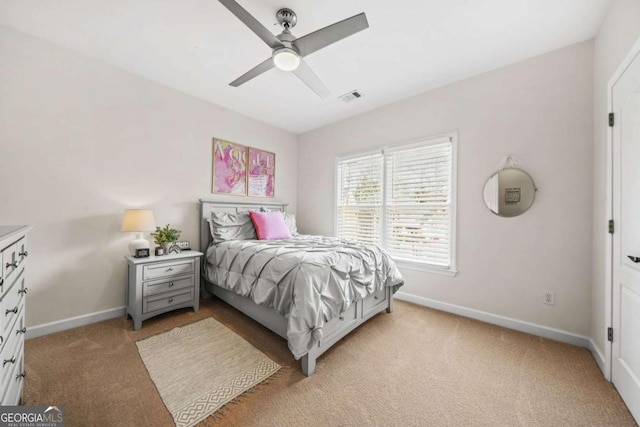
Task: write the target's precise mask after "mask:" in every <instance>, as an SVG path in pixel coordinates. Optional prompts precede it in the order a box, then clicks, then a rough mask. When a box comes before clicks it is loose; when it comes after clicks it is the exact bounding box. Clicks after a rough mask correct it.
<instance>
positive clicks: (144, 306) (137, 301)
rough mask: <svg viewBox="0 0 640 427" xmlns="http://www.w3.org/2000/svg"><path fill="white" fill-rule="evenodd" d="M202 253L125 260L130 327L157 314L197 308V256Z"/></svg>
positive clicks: (183, 253) (198, 276) (189, 252)
mask: <svg viewBox="0 0 640 427" xmlns="http://www.w3.org/2000/svg"><path fill="white" fill-rule="evenodd" d="M202 255H203V254H202V252H198V251H184V252H181V253H179V254H171V255H163V256H154V255H151V256H149V257H146V258H135V257H132V256H126V257H125V259H126V260H127V263H128V285H127V301H126V306H127V316H131V318H132V319H133V329H135V330H136V331H137V330H139V329H140V328H141V327H142V322H143V321H144V320H147V319H149V318H151V317H153V316H157V315H158V314H162V313H166V312H168V311H171V310H176V309H178V308H185V307H193V310H194V311H198V309H199V307H200V258H201V257H202Z"/></svg>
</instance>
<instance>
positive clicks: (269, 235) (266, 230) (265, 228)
mask: <svg viewBox="0 0 640 427" xmlns="http://www.w3.org/2000/svg"><path fill="white" fill-rule="evenodd" d="M249 215H250V216H251V222H253V226H254V227H255V229H256V234H257V235H258V239H259V240H277V239H290V238H291V232H290V231H289V227H287V224H285V222H284V216H283V215H282V212H256V211H249Z"/></svg>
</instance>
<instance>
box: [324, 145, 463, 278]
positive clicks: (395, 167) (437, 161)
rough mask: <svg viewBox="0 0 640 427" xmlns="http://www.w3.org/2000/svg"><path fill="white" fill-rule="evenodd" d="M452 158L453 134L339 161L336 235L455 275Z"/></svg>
mask: <svg viewBox="0 0 640 427" xmlns="http://www.w3.org/2000/svg"><path fill="white" fill-rule="evenodd" d="M455 159H456V135H455V134H451V135H447V136H445V137H438V138H431V139H427V140H423V141H420V142H416V143H412V144H404V145H398V146H390V147H385V148H383V149H381V150H377V151H375V152H369V153H363V154H358V155H354V156H349V157H341V158H339V159H338V160H337V165H336V183H337V191H336V194H337V203H336V235H337V236H338V237H340V238H344V239H352V240H358V241H362V242H367V243H377V244H379V245H381V246H382V247H383V248H385V249H386V250H387V251H388V252H389V253H390V254H391V255H392V256H393V258H394V259H395V260H396V261H398V262H399V263H400V264H403V265H405V266H414V267H416V266H419V267H421V268H423V269H428V270H436V271H441V272H454V271H455V251H454V249H455V239H454V237H455V173H454V172H455Z"/></svg>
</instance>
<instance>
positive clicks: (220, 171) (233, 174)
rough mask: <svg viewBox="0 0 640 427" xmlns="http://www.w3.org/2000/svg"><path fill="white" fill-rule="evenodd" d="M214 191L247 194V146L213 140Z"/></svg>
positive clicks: (239, 194)
mask: <svg viewBox="0 0 640 427" xmlns="http://www.w3.org/2000/svg"><path fill="white" fill-rule="evenodd" d="M213 192H214V193H222V194H234V195H238V196H246V195H247V147H245V146H244V145H239V144H234V143H233V142H229V141H223V140H220V139H214V140H213Z"/></svg>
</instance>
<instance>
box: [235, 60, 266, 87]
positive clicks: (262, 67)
mask: <svg viewBox="0 0 640 427" xmlns="http://www.w3.org/2000/svg"><path fill="white" fill-rule="evenodd" d="M272 68H273V59H271V58H267V59H266V60H264V61H263V62H261V63H260V64H258V65H256V66H255V67H253V68H252V69H250V70H249V71H247V72H246V73H244V74H243V75H241V76H240V77H238V78H237V79H235V80H234V81H232V82H231V83H229V86H233V87H238V86H240V85H241V84H244V83H246V82H248V81H249V80H251V79H252V78H254V77H258V76H259V75H260V74H262V73H264V72H265V71H269V70H270V69H272Z"/></svg>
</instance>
